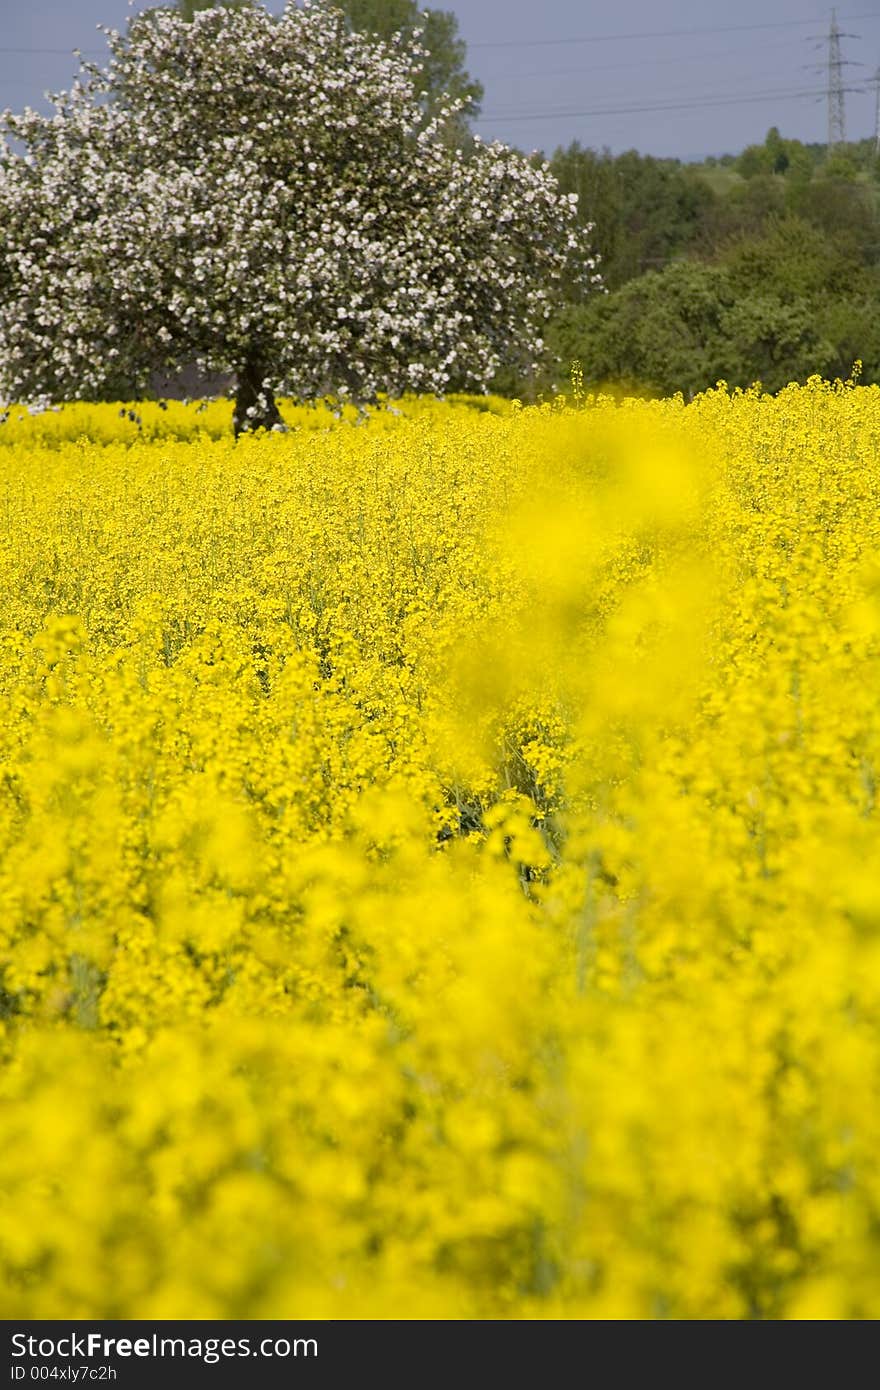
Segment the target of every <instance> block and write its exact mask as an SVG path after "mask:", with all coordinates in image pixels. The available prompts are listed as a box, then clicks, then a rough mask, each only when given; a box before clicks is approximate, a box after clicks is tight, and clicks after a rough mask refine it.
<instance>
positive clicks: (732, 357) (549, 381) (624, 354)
mask: <svg viewBox="0 0 880 1390" xmlns="http://www.w3.org/2000/svg"><path fill="white" fill-rule="evenodd" d="M550 164H551V168H552V170H553V172H554V173H555V175H556V177H557V178H558V179H559V181H560V183H561V185H562V187H563V189H564V190H565V191H570V192H575V193H577V194H578V195H579V201H578V207H579V216H580V217H581V218H582V219H583V220H584V221H591V222H594V223H595V232H594V233H593V238H592V240H593V245H594V247H595V249H596V250H597V251H598V252H599V254H600V256H601V262H600V269H601V271H602V273H603V278H604V282H605V285H606V288H607V290H608V293H607V294H606V295H603V296H595V295H594V296H592V297H590V298H587V299H584V298H581V297H579V295H578V293H577V291H576V290H574V289H572V291H571V292H570V293H569V295H568V297H567V302H566V303H565V304H564V305H563V306H562V307H561V308H560V309H559V310H558V311H557V313H556V314H555V315H554V317H553V319H552V321H551V323H550V325H549V328H548V331H547V334H546V350H545V354H544V359H543V361H542V363H541V364H540V367H539V370H538V371H537V373H535V374H534V375H533V377H532V378H531V379H529V380H523V379H522V378H517V379H516V380H514V379H513V376H512V374H508V375H507V377H506V378H505V379H504V381H503V386H504V389H505V390H508V391H514V390H516V391H519V392H520V393H521V394H527V395H528V394H535V393H541V392H545V393H546V392H548V391H550V390H552V389H553V388H554V387H558V388H560V389H565V387H566V384H567V378H568V372H569V364H570V363H571V362H572V361H573V360H578V361H580V363H581V364H582V366H583V370H584V373H585V377H586V381H587V383H588V385H592V386H594V387H595V386H598V385H609V386H615V387H620V386H624V387H625V388H628V389H636V390H640V391H644V392H655V393H661V394H664V395H666V394H671V393H673V392H675V391H682V392H684V393H685V395H688V396H690V395H692V394H694V393H696V392H698V391H700V390H703V389H705V388H706V387H707V386H711V385H713V384H714V382H715V381H716V380H718V379H722V378H723V379H724V380H726V381H727V382H728V383H729V384H730V385H736V386H748V385H750V384H751V383H752V382H753V381H756V380H759V381H761V383H762V384H763V385H764V387H765V388H766V389H768V390H778V389H779V388H780V387H782V386H784V385H785V384H786V383H787V382H788V381H791V380H802V379H803V378H804V377H806V376H808V375H810V374H811V373H814V372H818V373H821V374H823V375H825V376H829V377H835V376H846V375H848V374H849V372H850V370H851V368H852V365H853V362H854V360H855V359H856V358H859V359H861V360H862V362H863V378H862V379H863V380H865V381H868V382H880V164H878V161H877V159H876V155H875V152H874V147H873V141H867V140H865V141H861V142H859V143H854V144H850V145H847V146H844V147H842V148H838V149H835V150H834V151H832V152H831V153H830V154H829V152H828V150H827V149H826V148H825V146H823V145H805V144H802V143H801V142H800V141H798V140H787V139H784V138H783V137H782V136H781V135H780V132H779V131H778V130H777V129H776V128H775V127H773V128H772V129H771V130H770V131H768V133H767V137H766V139H765V141H764V143H763V144H761V145H750V146H748V147H747V148H746V149H745V150H743V151H742V153H741V154H740V155H738V156H732V155H730V156H724V157H723V158H721V159H709V160H706V161H705V162H704V163H703V164H682V163H680V162H679V161H677V160H671V159H655V158H652V157H650V156H647V155H640V154H637V153H636V152H635V151H629V152H627V153H625V154H620V155H612V154H611V153H610V152H609V151H607V150H605V151H601V152H600V151H596V150H591V149H585V148H583V147H582V146H580V145H579V144H573V145H570V146H569V147H568V148H567V149H559V150H557V151H556V153H555V154H554V155H553V156H552V158H551V161H550Z"/></svg>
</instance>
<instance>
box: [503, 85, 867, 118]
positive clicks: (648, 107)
mask: <svg viewBox="0 0 880 1390" xmlns="http://www.w3.org/2000/svg"><path fill="white" fill-rule="evenodd" d="M850 90H851V89H850ZM824 95H825V91H824V89H821V90H817V89H816V88H814V87H808V88H803V89H800V90H799V89H796V88H795V89H790V90H787V91H773V92H761V93H755V94H754V95H752V96H739V97H736V96H732V97H704V98H696V99H694V98H691V99H690V100H688V101H676V102H659V103H651V104H647V103H646V104H642V105H635V104H631V105H628V106H594V107H591V108H590V109H589V110H580V111H571V110H565V111H563V110H558V111H535V112H532V113H531V114H530V115H522V114H516V113H514V114H511V115H505V114H504V113H503V112H484V113H483V115H481V116H480V117H479V118H478V124H479V122H482V121H505V122H507V121H550V120H559V119H562V118H565V117H578V116H628V115H638V114H640V113H643V112H649V111H655V112H660V111H691V110H695V109H697V108H698V107H706V106H740V105H747V104H748V103H751V102H761V101H795V100H801V99H804V98H806V97H813V98H814V99H815V97H817V96H824Z"/></svg>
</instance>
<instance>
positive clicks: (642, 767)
mask: <svg viewBox="0 0 880 1390" xmlns="http://www.w3.org/2000/svg"><path fill="white" fill-rule="evenodd" d="M725 177H727V175H725ZM473 404H474V403H468V402H466V401H459V402H452V403H447V404H439V403H431V402H428V401H416V402H410V403H408V404H404V405H403V406H395V407H394V410H395V411H398V410H399V411H400V412H401V413H399V414H396V413H392V412H391V411H388V410H384V411H381V412H378V413H376V414H375V415H374V416H373V417H372V418H371V419H369V420H368V421H367V423H365V424H358V423H356V418H355V419H351V418H343V419H336V418H335V417H334V415H333V412H332V409H330V408H325V407H321V408H319V409H310V408H305V407H300V408H297V409H294V408H290V409H289V410H288V411H287V419H288V422H289V424H290V425H291V427H292V428H291V430H290V432H289V433H288V434H284V435H270V436H258V437H255V438H245V439H243V440H242V441H240V442H239V443H238V444H235V443H234V442H233V440H232V438H231V435H230V433H229V415H230V410H231V407H229V406H228V404H216V405H211V406H209V407H208V408H207V409H204V410H202V409H200V408H197V407H195V406H183V405H180V404H173V405H172V406H171V407H169V409H168V410H167V411H163V410H162V409H161V408H160V407H159V406H158V405H155V404H154V405H152V406H146V405H144V406H129V407H120V406H102V407H86V406H71V407H68V408H65V409H64V410H63V411H60V412H58V413H52V412H49V413H46V414H43V415H36V416H31V415H29V414H27V412H25V411H23V410H17V409H16V408H14V407H13V408H12V410H11V411H10V413H9V418H8V419H7V421H6V423H5V424H3V425H2V426H0V508H2V517H3V530H2V538H0V614H2V626H0V690H2V697H3V707H4V713H3V718H2V721H0V842H2V855H0V900H2V914H0V1051H2V1055H3V1060H4V1066H3V1068H2V1070H0V1106H2V1112H3V1126H4V1142H3V1144H2V1146H0V1192H2V1193H3V1201H4V1206H5V1209H4V1214H3V1218H2V1222H0V1311H2V1314H3V1316H5V1317H6V1318H12V1319H16V1318H22V1317H43V1318H47V1317H69V1318H79V1319H89V1318H98V1317H104V1318H125V1317H137V1318H142V1319H143V1318H147V1319H149V1318H162V1317H189V1318H221V1317H246V1318H268V1317H287V1316H290V1310H291V1309H295V1310H296V1316H298V1317H303V1318H307V1317H309V1316H326V1317H343V1318H351V1317H369V1318H383V1317H409V1316H422V1317H435V1318H494V1317H535V1316H540V1317H550V1318H554V1317H558V1318H605V1317H614V1318H654V1317H671V1318H750V1317H773V1318H777V1317H783V1318H784V1317H799V1318H800V1317H806V1318H837V1317H846V1318H850V1317H876V1316H878V1315H880V1289H878V1282H877V1268H878V1259H880V1234H878V1233H880V1219H878V1218H880V1164H878V1155H880V1110H878V1106H877V1078H878V1076H880V861H878V843H880V841H878V815H880V811H878V805H877V786H878V771H880V705H878V700H877V690H878V681H880V473H878V464H877V459H878V455H880V389H878V388H865V389H863V388H853V387H851V386H841V385H840V384H839V383H838V385H837V386H836V387H830V386H827V385H823V384H822V383H821V382H818V381H816V380H814V381H813V382H811V383H810V384H809V385H808V386H806V387H791V388H789V389H787V390H786V391H784V392H782V393H781V394H780V395H779V397H778V398H775V399H774V398H769V397H761V396H759V395H757V394H755V393H748V394H745V395H742V394H735V395H728V394H727V393H726V392H724V391H720V392H712V393H709V394H707V395H705V396H702V397H699V398H698V399H697V400H696V401H695V402H693V403H692V404H691V405H688V406H685V405H683V404H682V402H681V400H680V398H679V399H677V400H671V401H659V402H658V401H654V402H651V401H648V402H635V401H630V402H624V403H623V404H622V405H619V406H618V405H615V404H614V403H613V402H612V401H611V400H610V399H595V398H590V399H588V400H587V402H586V404H585V405H583V407H582V408H579V409H565V408H561V407H560V408H553V409H551V408H550V407H544V408H537V409H520V408H518V407H516V406H514V405H509V404H504V403H501V402H496V403H491V402H490V403H489V404H490V409H488V410H479V411H478V410H476V409H473V408H472V405H473ZM482 404H485V403H482ZM129 410H130V411H131V413H132V414H133V415H135V416H136V417H138V418H136V419H134V420H132V419H131V418H130V416H129V414H128V413H127V411H129Z"/></svg>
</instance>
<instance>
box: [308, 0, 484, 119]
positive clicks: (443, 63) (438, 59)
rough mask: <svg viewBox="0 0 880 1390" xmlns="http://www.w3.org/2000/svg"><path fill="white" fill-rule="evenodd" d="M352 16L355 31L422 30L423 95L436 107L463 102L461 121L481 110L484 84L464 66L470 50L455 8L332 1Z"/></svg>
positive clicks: (391, 0) (411, 0)
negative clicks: (452, 101)
mask: <svg viewBox="0 0 880 1390" xmlns="http://www.w3.org/2000/svg"><path fill="white" fill-rule="evenodd" d="M330 2H331V3H333V4H336V5H337V6H338V8H339V9H341V10H342V11H343V13H344V14H345V15H346V16H347V18H348V22H349V24H350V25H351V27H352V29H356V30H358V31H359V32H360V33H362V34H377V35H378V36H379V38H382V39H386V40H387V39H391V38H393V37H394V35H395V34H402V35H404V37H405V38H411V37H412V36H413V34H414V33H415V32H416V31H417V30H420V31H421V34H420V38H419V43H420V44H421V46H422V48H424V49H425V50H426V51H427V54H428V56H427V58H426V60H425V65H424V72H423V74H422V93H423V96H424V98H425V104H426V106H427V108H428V110H429V111H432V110H433V109H434V107H435V106H436V104H437V102H438V101H439V100H440V99H441V98H442V97H446V98H448V97H453V98H456V99H459V100H461V101H463V102H464V103H465V104H464V107H463V108H462V113H461V114H462V125H463V126H464V125H465V124H466V123H467V121H469V120H472V119H473V118H474V117H475V116H477V115H478V114H479V111H480V102H481V101H482V100H483V88H482V85H481V84H480V83H479V82H477V81H475V80H474V78H472V77H471V76H470V74H469V73H468V72H467V71H466V70H465V66H464V64H465V59H466V56H467V50H466V47H465V42H464V40H463V39H462V38H461V37H460V36H459V33H458V20H457V18H456V17H455V15H454V14H453V13H452V11H451V10H431V9H428V10H420V9H419V6H418V5H417V4H416V0H330Z"/></svg>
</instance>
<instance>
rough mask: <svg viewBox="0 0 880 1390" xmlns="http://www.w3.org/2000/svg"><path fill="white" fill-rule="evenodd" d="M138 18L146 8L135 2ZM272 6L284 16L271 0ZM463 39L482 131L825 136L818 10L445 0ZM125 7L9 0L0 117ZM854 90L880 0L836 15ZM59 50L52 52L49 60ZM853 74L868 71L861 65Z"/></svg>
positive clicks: (38, 90) (871, 64)
mask: <svg viewBox="0 0 880 1390" xmlns="http://www.w3.org/2000/svg"><path fill="white" fill-rule="evenodd" d="M134 8H135V9H139V8H143V5H142V3H141V0H136V3H135V6H134ZM268 8H269V9H270V10H273V11H275V12H277V11H279V10H280V9H281V8H282V0H270V3H269V4H268ZM437 8H446V9H452V10H454V11H455V13H456V15H457V16H458V21H459V27H460V30H461V33H462V35H463V37H464V38H465V39H466V40H467V42H468V66H469V68H470V71H471V72H472V73H473V74H474V76H476V77H479V78H480V80H481V81H482V82H483V84H484V86H485V88H486V96H485V100H484V104H483V106H484V114H483V116H482V117H481V119H480V121H479V123H478V127H477V128H478V129H479V131H480V133H481V134H483V135H484V136H486V137H487V138H496V137H497V138H499V139H502V140H506V141H508V142H509V143H511V144H515V145H518V146H520V147H521V148H524V149H528V150H532V149H544V150H546V151H548V152H549V151H551V150H553V149H554V148H555V147H556V146H557V145H560V144H568V143H569V142H570V141H571V140H580V142H581V143H582V144H584V145H590V146H594V147H596V148H601V147H603V146H606V145H607V146H609V147H610V148H611V149H612V150H615V151H619V150H624V149H632V148H635V149H639V150H641V151H643V152H645V153H648V154H656V155H673V156H676V157H678V158H680V159H688V158H699V157H702V156H703V155H705V154H721V153H723V152H725V151H731V152H735V151H737V150H739V149H741V148H742V147H743V145H745V144H748V143H750V142H752V141H758V140H761V139H763V136H764V133H765V132H766V130H767V128H768V127H769V126H770V125H778V126H779V128H780V129H781V130H782V132H783V134H784V135H788V136H796V137H798V138H799V139H802V140H810V141H821V140H824V139H825V134H826V130H827V105H826V102H825V100H824V98H823V95H822V93H823V91H824V88H825V84H826V78H825V75H824V73H823V72H821V71H820V72H811V71H810V70H809V67H810V65H811V64H818V65H821V64H822V62H823V60H824V59H825V57H826V53H827V47H826V46H824V45H823V41H822V40H823V36H824V35H826V34H827V32H828V27H829V22H830V15H831V10H830V7H829V6H828V5H825V4H822V3H818V0H738V3H737V5H736V6H732V5H730V4H729V3H728V4H721V3H716V0H617V3H616V4H614V5H613V6H608V5H601V6H600V5H597V4H591V3H584V2H583V0H542V3H541V4H540V6H538V5H536V4H535V3H534V0H457V2H456V0H437ZM130 13H131V9H130V7H129V5H128V3H127V0H0V107H3V106H11V107H13V108H14V109H16V110H18V109H21V108H22V107H24V106H26V105H31V106H37V107H38V108H42V109H48V107H47V103H46V102H45V100H44V98H43V96H42V93H43V91H44V90H45V89H46V88H50V89H58V88H61V87H66V86H68V85H69V83H70V79H71V77H72V76H73V74H74V72H75V70H76V62H75V60H74V59H73V58H72V56H71V55H70V50H71V49H73V48H77V47H78V48H81V49H83V50H84V51H85V50H87V49H97V50H99V52H100V51H103V40H102V38H101V36H100V34H98V33H96V29H95V26H96V24H98V23H105V24H109V25H111V26H115V27H124V25H125V23H126V19H127V17H128V15H129V14H130ZM838 17H839V22H840V27H841V29H843V30H844V31H846V32H847V33H851V34H852V35H854V37H851V38H849V37H848V38H845V39H844V41H843V52H844V57H845V58H846V59H847V60H849V61H850V62H851V63H852V66H847V68H846V69H845V73H846V77H847V81H848V82H849V83H851V84H852V85H853V86H857V85H861V84H864V83H865V82H866V81H867V80H868V79H870V78H871V77H873V75H874V74H875V72H876V71H877V69H878V67H880V0H850V3H849V4H843V5H839V6H838ZM50 50H55V51H50ZM857 63H860V64H861V66H856V64H857ZM846 102H847V106H846V114H847V134H848V136H849V137H850V138H852V139H856V138H860V137H862V136H867V135H872V134H873V131H874V93H873V92H872V91H870V90H868V91H865V92H862V93H855V92H854V93H851V94H848V95H847V98H846Z"/></svg>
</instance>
